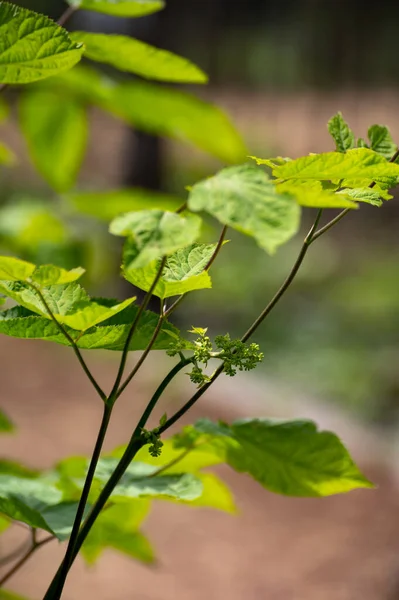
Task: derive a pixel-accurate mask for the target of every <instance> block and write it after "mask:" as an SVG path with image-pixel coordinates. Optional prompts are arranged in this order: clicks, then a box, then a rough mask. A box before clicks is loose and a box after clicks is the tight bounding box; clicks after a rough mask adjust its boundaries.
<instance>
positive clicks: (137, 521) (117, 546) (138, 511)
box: [81, 499, 155, 564]
mask: <svg viewBox="0 0 399 600" xmlns="http://www.w3.org/2000/svg"><path fill="white" fill-rule="evenodd" d="M149 508H150V503H149V502H148V500H143V499H140V500H136V499H132V500H129V501H128V502H124V503H123V504H116V505H114V506H111V507H109V508H106V509H105V510H104V511H103V512H102V513H101V514H100V516H99V518H98V519H97V521H96V523H95V525H94V527H93V528H92V530H91V532H90V534H89V536H88V537H87V539H86V541H85V543H84V545H83V547H82V550H81V552H82V556H83V558H84V559H85V560H86V562H87V563H89V564H93V563H94V562H95V561H96V560H97V559H98V558H99V557H100V555H101V554H102V552H103V550H105V549H106V548H112V549H114V550H117V551H119V552H122V553H123V554H127V555H128V556H130V557H131V558H135V559H137V560H140V561H141V562H144V563H151V562H153V561H154V558H155V557H154V552H153V549H152V547H151V545H150V543H149V541H148V540H147V538H146V537H145V536H144V535H143V534H142V533H141V532H140V531H139V530H138V528H139V526H140V525H141V523H142V522H143V520H144V519H145V518H146V516H147V514H148V512H149Z"/></svg>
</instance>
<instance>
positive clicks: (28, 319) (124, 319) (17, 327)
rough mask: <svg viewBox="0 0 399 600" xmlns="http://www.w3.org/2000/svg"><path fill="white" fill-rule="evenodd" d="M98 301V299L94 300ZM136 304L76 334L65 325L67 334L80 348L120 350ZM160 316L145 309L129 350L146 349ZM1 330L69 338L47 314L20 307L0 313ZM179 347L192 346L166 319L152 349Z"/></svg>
mask: <svg viewBox="0 0 399 600" xmlns="http://www.w3.org/2000/svg"><path fill="white" fill-rule="evenodd" d="M96 302H97V303H98V304H100V303H101V302H103V300H101V299H96ZM138 310H139V309H138V307H137V306H135V305H130V306H129V307H128V308H125V309H124V310H122V311H121V312H119V313H118V314H116V315H114V316H113V317H111V318H109V319H106V320H105V321H102V322H101V323H99V324H98V325H95V326H94V327H91V328H90V329H88V330H87V331H85V332H83V333H80V334H79V335H77V332H76V330H74V329H70V328H69V327H66V330H67V331H68V333H69V335H70V336H71V337H72V338H73V339H75V340H76V343H77V345H78V346H79V348H82V349H83V350H100V349H105V350H115V351H121V350H123V348H124V346H125V342H126V338H127V335H128V333H129V330H130V328H131V325H132V322H133V320H134V318H135V316H136V315H137V311H138ZM158 319H159V315H157V314H156V313H153V312H151V311H145V312H144V314H143V315H142V317H141V319H140V323H139V326H138V327H137V330H136V334H135V335H134V336H133V339H132V340H131V342H130V345H129V350H130V351H133V350H145V348H146V347H147V346H148V343H149V342H150V340H151V338H152V335H153V333H154V330H155V328H156V326H157V323H158ZM0 333H2V334H4V335H8V336H11V337H16V338H22V339H40V340H46V341H50V342H56V343H58V344H63V345H66V346H69V345H70V344H69V342H68V340H67V339H66V338H65V336H64V335H63V334H62V333H61V332H60V331H59V329H58V327H57V326H56V325H55V323H53V322H52V321H50V320H49V319H48V318H46V317H42V316H38V315H37V314H35V313H34V312H31V311H29V310H26V309H25V308H22V307H20V306H18V307H15V308H11V309H9V310H5V311H1V312H0ZM172 343H173V344H174V345H177V346H180V348H181V350H185V349H192V344H191V343H190V342H188V341H185V340H183V339H182V338H181V337H180V335H179V330H178V329H176V327H174V326H173V325H172V324H171V323H169V322H168V321H165V322H164V323H163V325H162V327H161V330H160V332H159V334H158V336H157V339H156V342H155V344H154V346H153V349H154V350H168V349H169V348H170V346H171V344H172Z"/></svg>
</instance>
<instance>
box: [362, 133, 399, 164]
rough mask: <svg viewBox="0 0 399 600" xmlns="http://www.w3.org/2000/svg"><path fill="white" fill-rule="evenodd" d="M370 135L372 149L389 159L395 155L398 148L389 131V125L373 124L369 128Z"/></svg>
mask: <svg viewBox="0 0 399 600" xmlns="http://www.w3.org/2000/svg"><path fill="white" fill-rule="evenodd" d="M368 136H369V140H370V147H371V149H372V150H374V152H378V154H381V156H384V157H385V158H386V159H388V160H389V159H390V158H392V157H393V155H394V154H395V152H396V150H397V149H398V147H397V145H396V144H395V142H394V141H393V139H392V137H391V134H390V133H389V129H388V127H385V126H384V125H372V126H371V127H370V128H369V130H368Z"/></svg>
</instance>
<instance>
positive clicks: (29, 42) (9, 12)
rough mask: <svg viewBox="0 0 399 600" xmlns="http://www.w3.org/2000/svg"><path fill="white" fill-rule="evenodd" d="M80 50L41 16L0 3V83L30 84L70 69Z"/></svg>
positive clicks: (65, 32)
mask: <svg viewBox="0 0 399 600" xmlns="http://www.w3.org/2000/svg"><path fill="white" fill-rule="evenodd" d="M82 53H83V46H82V45H81V44H76V43H75V42H73V41H72V40H71V39H70V37H69V35H68V33H67V31H66V30H65V29H63V28H62V27H60V26H59V25H57V24H56V23H54V21H51V19H49V18H48V17H45V16H44V15H39V14H37V13H35V12H33V11H31V10H27V9H26V8H20V7H18V6H15V5H14V4H10V3H8V2H0V82H1V83H11V84H15V83H31V82H32V81H37V80H39V79H44V78H46V77H50V76H52V75H56V74H57V73H60V72H61V71H65V70H66V69H70V68H71V67H73V66H74V65H75V64H76V63H77V62H79V61H80V59H81V57H82Z"/></svg>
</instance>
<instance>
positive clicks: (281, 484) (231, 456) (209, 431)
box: [187, 419, 373, 497]
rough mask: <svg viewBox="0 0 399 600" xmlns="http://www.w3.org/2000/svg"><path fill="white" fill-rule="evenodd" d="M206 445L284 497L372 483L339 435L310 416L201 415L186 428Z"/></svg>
mask: <svg viewBox="0 0 399 600" xmlns="http://www.w3.org/2000/svg"><path fill="white" fill-rule="evenodd" d="M195 435H197V436H198V439H200V440H201V442H202V443H203V444H204V449H207V451H211V449H213V451H214V452H215V453H216V454H217V455H218V456H220V457H221V458H223V460H225V461H226V462H227V463H228V464H229V465H230V466H231V467H232V468H233V469H234V470H236V471H238V472H240V473H247V474H249V475H251V476H252V477H253V478H254V479H255V480H256V481H258V482H259V483H260V484H261V485H262V486H263V487H265V488H266V489H268V490H270V491H272V492H275V493H279V494H284V495H287V496H304V497H311V496H330V495H333V494H340V493H345V492H349V491H350V490H353V489H356V488H371V487H373V485H372V484H371V483H370V482H369V481H368V480H367V479H366V478H365V477H364V475H362V473H361V472H360V471H359V469H358V468H357V466H356V465H355V463H354V462H353V460H352V459H351V457H350V455H349V453H348V451H347V450H346V448H345V447H344V446H343V444H342V443H341V441H340V440H339V438H338V437H337V436H336V435H334V434H333V433H331V432H328V431H318V430H317V427H316V425H315V424H314V423H313V422H311V421H269V420H266V419H249V420H243V421H236V422H235V423H233V424H232V425H231V426H229V425H226V424H224V423H221V424H218V425H217V424H214V423H212V422H211V421H207V420H202V421H199V422H197V423H196V425H195V426H194V427H193V428H191V430H190V429H188V431H187V437H188V443H189V444H190V445H191V444H192V443H193V436H195Z"/></svg>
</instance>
